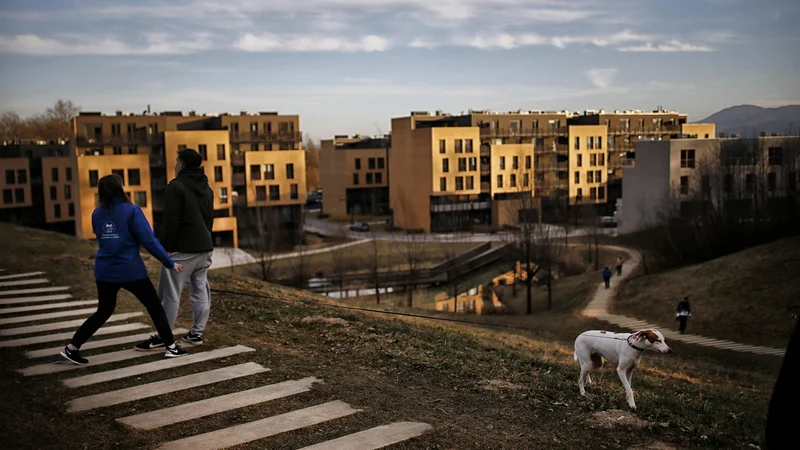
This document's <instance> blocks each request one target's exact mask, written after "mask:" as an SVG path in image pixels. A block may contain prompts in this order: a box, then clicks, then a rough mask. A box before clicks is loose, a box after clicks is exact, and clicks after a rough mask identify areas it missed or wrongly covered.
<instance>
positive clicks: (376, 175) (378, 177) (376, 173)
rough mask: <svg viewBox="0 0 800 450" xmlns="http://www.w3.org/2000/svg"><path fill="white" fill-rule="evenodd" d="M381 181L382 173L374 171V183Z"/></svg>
mask: <svg viewBox="0 0 800 450" xmlns="http://www.w3.org/2000/svg"><path fill="white" fill-rule="evenodd" d="M381 183H383V173H381V172H375V184H381Z"/></svg>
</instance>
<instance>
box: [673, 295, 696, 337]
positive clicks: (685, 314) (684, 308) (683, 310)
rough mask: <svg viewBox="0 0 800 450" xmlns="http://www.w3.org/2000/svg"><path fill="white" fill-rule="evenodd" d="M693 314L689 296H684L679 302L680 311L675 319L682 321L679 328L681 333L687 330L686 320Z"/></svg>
mask: <svg viewBox="0 0 800 450" xmlns="http://www.w3.org/2000/svg"><path fill="white" fill-rule="evenodd" d="M691 315H692V307H691V306H690V305H689V297H683V300H682V301H681V302H679V303H678V312H677V313H676V314H675V320H677V321H679V322H680V326H679V328H678V329H679V330H680V332H681V334H684V333H685V332H686V322H687V321H688V320H689V316H691Z"/></svg>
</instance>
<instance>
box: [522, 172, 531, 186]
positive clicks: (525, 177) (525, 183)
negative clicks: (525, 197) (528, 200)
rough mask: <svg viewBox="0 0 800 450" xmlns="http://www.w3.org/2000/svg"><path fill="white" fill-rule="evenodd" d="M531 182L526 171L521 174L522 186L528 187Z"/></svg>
mask: <svg viewBox="0 0 800 450" xmlns="http://www.w3.org/2000/svg"><path fill="white" fill-rule="evenodd" d="M530 184H531V179H530V176H528V174H527V173H523V174H522V187H528V186H530Z"/></svg>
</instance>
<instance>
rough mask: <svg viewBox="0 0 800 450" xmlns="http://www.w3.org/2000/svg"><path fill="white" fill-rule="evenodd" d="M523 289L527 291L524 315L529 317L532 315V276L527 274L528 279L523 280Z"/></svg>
mask: <svg viewBox="0 0 800 450" xmlns="http://www.w3.org/2000/svg"><path fill="white" fill-rule="evenodd" d="M525 287H526V289H527V296H528V297H527V308H526V309H525V314H528V315H531V314H532V313H533V276H531V275H530V274H528V279H527V280H525Z"/></svg>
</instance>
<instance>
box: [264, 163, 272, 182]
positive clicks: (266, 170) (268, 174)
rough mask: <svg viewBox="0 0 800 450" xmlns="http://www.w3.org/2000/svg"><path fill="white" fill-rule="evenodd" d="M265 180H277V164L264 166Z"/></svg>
mask: <svg viewBox="0 0 800 450" xmlns="http://www.w3.org/2000/svg"><path fill="white" fill-rule="evenodd" d="M264 179H265V180H274V179H275V164H264Z"/></svg>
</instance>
